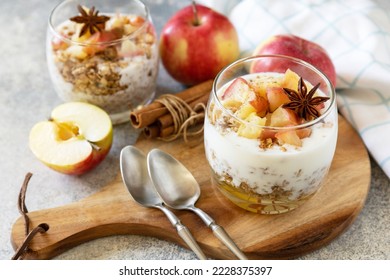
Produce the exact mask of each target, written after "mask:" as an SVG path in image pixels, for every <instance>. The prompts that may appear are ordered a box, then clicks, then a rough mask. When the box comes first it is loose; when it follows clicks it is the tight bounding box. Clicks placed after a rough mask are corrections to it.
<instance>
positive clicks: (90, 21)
mask: <svg viewBox="0 0 390 280" xmlns="http://www.w3.org/2000/svg"><path fill="white" fill-rule="evenodd" d="M77 9H78V10H79V12H80V14H81V15H79V16H75V17H72V18H70V20H71V21H74V22H76V23H82V24H84V26H83V27H82V28H81V31H80V34H79V37H81V36H83V35H84V34H85V33H87V31H88V30H89V33H91V34H94V33H95V32H96V31H99V32H101V31H102V28H104V25H105V24H106V21H108V20H109V19H110V17H107V16H99V15H98V14H99V11H96V12H95V7H92V8H91V9H90V10H89V13H87V11H85V10H84V9H83V7H81V6H80V5H77Z"/></svg>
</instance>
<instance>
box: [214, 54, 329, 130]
mask: <svg viewBox="0 0 390 280" xmlns="http://www.w3.org/2000/svg"><path fill="white" fill-rule="evenodd" d="M267 57H268V58H280V59H287V60H291V61H294V62H296V63H298V64H301V65H303V66H305V67H307V68H309V69H311V70H312V71H313V72H315V73H316V74H317V75H319V76H320V77H321V79H322V80H324V81H325V83H326V86H327V87H328V88H329V92H330V96H329V97H330V99H329V100H328V101H327V102H330V104H329V106H328V107H327V108H326V110H325V112H324V113H323V114H321V115H320V116H319V117H318V118H315V119H313V120H310V121H308V122H305V123H302V124H298V125H292V126H268V125H258V124H253V123H250V122H248V121H245V120H243V119H241V118H239V117H237V116H235V115H234V114H233V113H232V112H231V111H230V110H228V109H227V108H226V107H225V106H223V105H222V103H221V100H220V99H219V97H218V94H217V89H216V87H217V82H218V80H219V79H220V77H221V76H222V75H223V74H224V73H225V72H226V71H228V70H229V69H231V68H232V67H234V66H236V65H237V64H241V63H243V62H247V61H250V60H255V59H258V58H267ZM248 74H252V73H248ZM253 74H255V73H253ZM212 95H213V97H214V99H215V102H216V103H217V105H218V107H219V108H220V109H221V110H222V111H223V112H224V113H225V114H227V115H229V116H230V117H232V118H233V119H234V120H236V121H238V122H239V123H243V124H245V125H248V126H253V127H259V128H262V129H268V130H275V131H277V130H283V131H285V130H292V129H303V128H308V127H311V126H313V125H315V124H317V123H319V122H321V121H323V119H325V118H326V117H327V116H328V115H329V114H330V113H331V111H332V108H333V107H334V106H335V102H336V91H335V88H334V86H333V84H332V83H331V82H330V80H329V78H328V77H327V76H326V75H325V74H324V73H323V72H322V71H321V70H319V69H318V68H317V67H315V66H313V65H312V64H310V63H308V62H306V61H304V60H302V59H299V58H295V57H292V56H287V55H280V54H265V55H255V56H247V57H243V58H241V59H238V60H236V61H234V62H232V63H231V64H229V65H227V66H225V67H224V68H223V69H222V70H221V71H220V72H219V73H218V74H217V76H216V77H215V79H214V82H213V85H212Z"/></svg>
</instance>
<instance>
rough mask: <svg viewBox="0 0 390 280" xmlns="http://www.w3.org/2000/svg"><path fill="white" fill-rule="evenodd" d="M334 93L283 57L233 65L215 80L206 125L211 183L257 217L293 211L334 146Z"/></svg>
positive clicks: (310, 70)
mask: <svg viewBox="0 0 390 280" xmlns="http://www.w3.org/2000/svg"><path fill="white" fill-rule="evenodd" d="M337 117H338V115H337V108H336V102H335V91H334V88H333V86H332V85H331V83H330V81H329V80H328V79H327V77H326V76H325V75H324V74H323V73H322V72H321V71H319V70H318V69H316V68H315V67H313V66H312V65H310V64H308V63H306V62H304V61H301V60H298V59H295V58H291V57H286V56H278V55H269V56H257V57H249V58H244V59H241V60H238V61H236V62H234V63H233V64H231V65H229V66H228V67H226V68H225V69H224V70H222V71H221V72H220V73H219V74H218V76H217V77H216V79H215V81H214V85H213V90H212V93H211V96H210V99H209V102H208V105H207V112H206V117H205V125H204V141H205V152H206V157H207V160H208V163H209V165H210V167H211V171H212V178H213V184H214V185H215V186H216V187H217V188H218V189H219V190H220V191H221V192H222V193H223V194H224V195H225V196H226V197H227V198H228V199H230V200H231V201H232V202H233V203H235V204H236V205H238V206H240V207H242V208H244V209H246V210H249V211H252V212H255V213H261V214H278V213H285V212H288V211H291V210H293V209H295V208H297V207H298V206H300V205H301V204H303V203H304V202H305V201H307V200H308V199H309V198H310V197H312V196H313V195H314V194H315V193H316V192H317V191H318V190H319V188H320V186H321V184H322V183H323V182H324V180H325V177H326V175H327V173H328V170H329V168H330V165H331V162H332V159H333V156H334V152H335V148H336V142H337V130H338V119H337Z"/></svg>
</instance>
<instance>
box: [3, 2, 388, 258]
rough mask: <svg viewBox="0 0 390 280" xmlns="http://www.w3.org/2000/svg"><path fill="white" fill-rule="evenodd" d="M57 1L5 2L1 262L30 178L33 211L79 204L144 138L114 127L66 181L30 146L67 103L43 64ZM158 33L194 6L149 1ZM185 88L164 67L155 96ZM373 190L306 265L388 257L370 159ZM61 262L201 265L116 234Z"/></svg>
mask: <svg viewBox="0 0 390 280" xmlns="http://www.w3.org/2000/svg"><path fill="white" fill-rule="evenodd" d="M58 2H59V1H58V0H56V1H49V0H29V1H22V0H13V1H8V0H5V1H1V2H0V13H1V14H0V42H1V43H0V55H1V62H0V114H1V118H0V155H1V159H0V165H1V166H0V170H1V172H0V178H1V180H0V182H1V183H0V259H2V260H7V259H10V258H11V257H12V255H13V253H14V250H13V248H12V246H11V242H10V234H11V228H12V225H13V223H14V222H15V220H16V219H17V218H18V217H19V213H18V209H17V198H18V193H19V190H20V186H21V184H22V182H23V179H24V176H25V174H26V173H27V172H31V173H33V177H32V179H31V181H30V185H29V189H28V192H27V198H26V205H27V208H28V210H29V211H30V212H31V211H34V210H40V209H45V208H51V207H57V206H61V205H65V204H68V203H71V202H75V201H78V200H80V199H82V198H85V197H87V196H89V195H91V194H93V193H95V192H97V191H99V190H100V189H101V188H102V187H103V186H105V185H106V184H108V183H109V182H111V181H113V180H114V178H115V176H116V175H117V174H118V172H119V153H120V151H121V149H122V148H123V147H124V146H126V145H129V144H133V143H134V142H135V140H136V138H137V136H138V134H137V132H136V131H135V130H134V129H133V128H132V127H131V125H130V124H129V123H127V124H123V125H119V126H115V128H114V143H113V147H112V149H111V151H110V153H109V155H108V157H107V158H106V159H105V160H104V161H103V162H102V164H100V165H99V166H98V167H97V168H96V169H95V170H94V171H93V172H90V173H87V174H85V175H82V176H66V175H62V174H59V173H56V172H54V171H52V170H50V169H48V168H47V167H46V166H44V165H42V164H41V163H40V162H39V161H38V160H37V159H36V158H35V157H34V156H33V154H32V153H31V151H30V150H29V147H28V134H29V131H30V129H31V127H32V126H33V125H34V124H35V123H37V122H38V121H41V120H43V119H45V118H47V117H48V115H49V114H50V112H51V110H52V109H53V108H54V107H55V106H56V105H58V104H60V103H62V101H61V100H60V99H59V98H58V97H57V95H56V93H55V91H54V88H53V86H52V84H51V81H50V78H49V74H48V70H47V66H46V58H45V39H46V28H47V19H48V17H49V14H50V11H51V10H52V8H53V7H54V6H55V4H56V3H58ZM145 2H146V3H147V4H148V5H149V6H150V10H151V14H152V17H153V19H154V22H155V25H156V29H157V32H160V31H161V28H162V26H163V24H164V22H165V21H166V20H167V19H168V18H169V17H170V16H171V15H172V14H173V13H174V11H176V10H177V9H179V8H181V7H183V6H184V5H187V4H188V3H189V1H173V0H167V1H163V0H158V1H157V0H155V1H152V0H150V1H145ZM180 89H182V86H181V85H180V84H178V83H176V82H175V81H173V80H172V79H171V78H170V77H169V76H168V75H167V73H166V72H165V71H164V69H163V68H162V67H160V74H159V78H158V89H157V92H158V93H159V94H161V93H167V92H177V91H179V90H180ZM371 164H372V170H371V171H372V178H371V188H370V191H369V194H368V197H367V201H366V204H365V207H364V208H363V209H362V211H361V213H360V214H359V216H358V217H357V219H356V220H355V222H354V223H353V224H352V225H351V226H350V227H349V228H348V229H347V230H346V231H345V232H344V233H343V234H341V235H340V236H339V237H337V238H336V239H335V240H333V241H332V242H331V243H330V244H329V245H327V246H325V247H323V248H321V249H319V250H316V251H314V252H312V253H309V254H307V255H305V256H303V257H300V259H387V260H388V259H390V218H389V217H390V207H389V203H390V181H389V179H388V178H387V177H386V176H385V174H384V173H383V172H382V170H381V169H380V168H379V167H378V165H377V164H376V163H375V162H374V161H372V160H371ZM56 259H77V260H80V259H184V260H191V259H196V257H195V255H194V254H193V253H192V252H191V251H188V250H187V249H184V248H182V247H180V246H178V245H175V244H172V243H169V242H166V241H163V240H159V239H157V238H153V237H146V236H138V235H137V236H135V235H127V236H111V237H106V238H101V239H98V240H94V241H91V242H88V243H85V244H83V245H80V246H78V247H75V248H73V249H71V250H69V251H66V252H65V253H63V254H61V255H59V256H57V257H56Z"/></svg>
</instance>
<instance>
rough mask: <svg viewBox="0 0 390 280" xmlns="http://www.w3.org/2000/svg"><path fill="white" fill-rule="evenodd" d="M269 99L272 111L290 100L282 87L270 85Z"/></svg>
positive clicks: (268, 90)
mask: <svg viewBox="0 0 390 280" xmlns="http://www.w3.org/2000/svg"><path fill="white" fill-rule="evenodd" d="M267 99H268V103H269V110H270V112H274V111H275V110H276V109H277V108H278V107H280V106H282V105H283V104H286V103H288V102H290V99H289V98H288V96H287V94H286V93H285V92H284V90H283V88H282V87H268V88H267Z"/></svg>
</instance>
